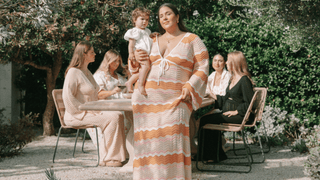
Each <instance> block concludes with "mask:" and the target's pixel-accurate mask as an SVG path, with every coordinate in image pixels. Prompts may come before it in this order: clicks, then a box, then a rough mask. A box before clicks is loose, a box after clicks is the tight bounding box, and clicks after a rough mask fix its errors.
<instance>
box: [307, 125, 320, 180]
mask: <svg viewBox="0 0 320 180" xmlns="http://www.w3.org/2000/svg"><path fill="white" fill-rule="evenodd" d="M306 145H307V146H308V147H309V148H310V154H309V155H308V158H307V160H306V162H305V163H304V173H305V174H306V175H308V176H309V177H312V178H314V179H319V178H320V171H319V168H320V126H314V129H313V130H312V131H311V133H310V134H309V135H308V136H307V138H306Z"/></svg>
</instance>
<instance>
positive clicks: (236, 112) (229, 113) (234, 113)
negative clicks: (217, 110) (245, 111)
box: [223, 110, 238, 117]
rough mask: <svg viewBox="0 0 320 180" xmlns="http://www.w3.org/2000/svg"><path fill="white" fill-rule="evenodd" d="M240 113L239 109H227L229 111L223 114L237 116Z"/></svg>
mask: <svg viewBox="0 0 320 180" xmlns="http://www.w3.org/2000/svg"><path fill="white" fill-rule="evenodd" d="M237 114H238V110H235V111H227V112H224V113H223V115H225V116H228V117H231V116H235V115H237Z"/></svg>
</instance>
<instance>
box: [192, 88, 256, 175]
mask: <svg viewBox="0 0 320 180" xmlns="http://www.w3.org/2000/svg"><path fill="white" fill-rule="evenodd" d="M257 94H258V92H257V91H255V92H254V95H253V97H252V100H251V102H250V105H249V107H248V109H247V112H246V114H245V116H244V118H243V121H242V123H241V124H206V125H205V126H203V127H201V128H200V129H199V134H201V133H202V135H201V137H203V138H202V142H203V143H204V139H205V133H204V130H205V129H207V130H217V131H229V132H241V134H242V139H243V144H244V148H245V150H246V155H245V158H246V159H247V160H248V161H247V162H245V163H223V162H219V156H218V154H219V147H220V146H221V142H220V139H221V138H220V136H221V133H219V137H218V145H217V161H218V162H214V163H207V162H205V161H203V160H202V163H203V165H204V167H206V166H207V165H208V166H210V165H211V164H214V165H217V164H220V165H230V166H244V167H246V168H247V170H229V169H224V170H223V169H222V170H221V169H208V168H200V167H199V158H200V157H199V152H200V146H198V151H197V156H196V167H197V169H198V170H199V171H213V172H238V173H248V172H250V171H251V164H252V155H251V150H250V147H249V146H248V144H247V142H246V140H245V137H244V127H245V124H246V123H247V121H248V120H249V116H250V114H251V113H252V112H253V105H254V103H255V101H256V97H257ZM203 143H202V144H203ZM201 155H202V156H203V148H202V153H201ZM238 158H243V157H239V156H237V157H233V158H232V157H229V158H228V159H238ZM201 159H203V157H201Z"/></svg>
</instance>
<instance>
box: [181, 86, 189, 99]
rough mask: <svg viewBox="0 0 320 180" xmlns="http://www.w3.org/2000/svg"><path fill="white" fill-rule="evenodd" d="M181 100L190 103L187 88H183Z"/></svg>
mask: <svg viewBox="0 0 320 180" xmlns="http://www.w3.org/2000/svg"><path fill="white" fill-rule="evenodd" d="M181 96H182V97H181V99H182V100H184V101H190V100H191V95H190V91H189V89H188V88H183V89H182V92H181Z"/></svg>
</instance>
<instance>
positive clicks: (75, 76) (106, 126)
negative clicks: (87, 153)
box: [62, 41, 126, 167]
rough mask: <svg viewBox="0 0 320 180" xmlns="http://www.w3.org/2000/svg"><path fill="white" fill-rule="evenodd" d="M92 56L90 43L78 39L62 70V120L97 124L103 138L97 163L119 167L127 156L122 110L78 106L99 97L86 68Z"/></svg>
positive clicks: (94, 83) (74, 123) (70, 123)
mask: <svg viewBox="0 0 320 180" xmlns="http://www.w3.org/2000/svg"><path fill="white" fill-rule="evenodd" d="M94 60H95V53H94V49H93V46H92V45H91V44H90V43H89V42H87V41H83V42H80V43H79V44H78V45H77V47H76V48H75V51H74V54H73V57H72V60H71V62H70V64H69V66H68V68H67V70H66V72H65V81H64V85H63V93H62V97H63V102H64V104H65V108H66V111H65V116H64V121H65V123H66V125H68V126H81V125H87V124H92V125H96V126H97V127H99V128H100V129H101V131H102V133H103V139H104V141H100V144H99V152H100V163H99V165H100V166H115V167H119V166H122V162H123V161H125V159H126V154H125V138H124V128H123V127H124V124H123V119H124V117H123V115H122V113H121V112H120V111H103V112H97V111H81V110H79V106H80V105H81V104H84V103H86V102H88V101H97V100H98V99H99V98H100V96H98V92H99V90H100V87H99V85H98V84H97V83H96V81H95V80H94V78H93V76H92V74H91V72H90V71H89V70H88V64H89V63H91V62H94ZM98 97H99V98H98Z"/></svg>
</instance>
